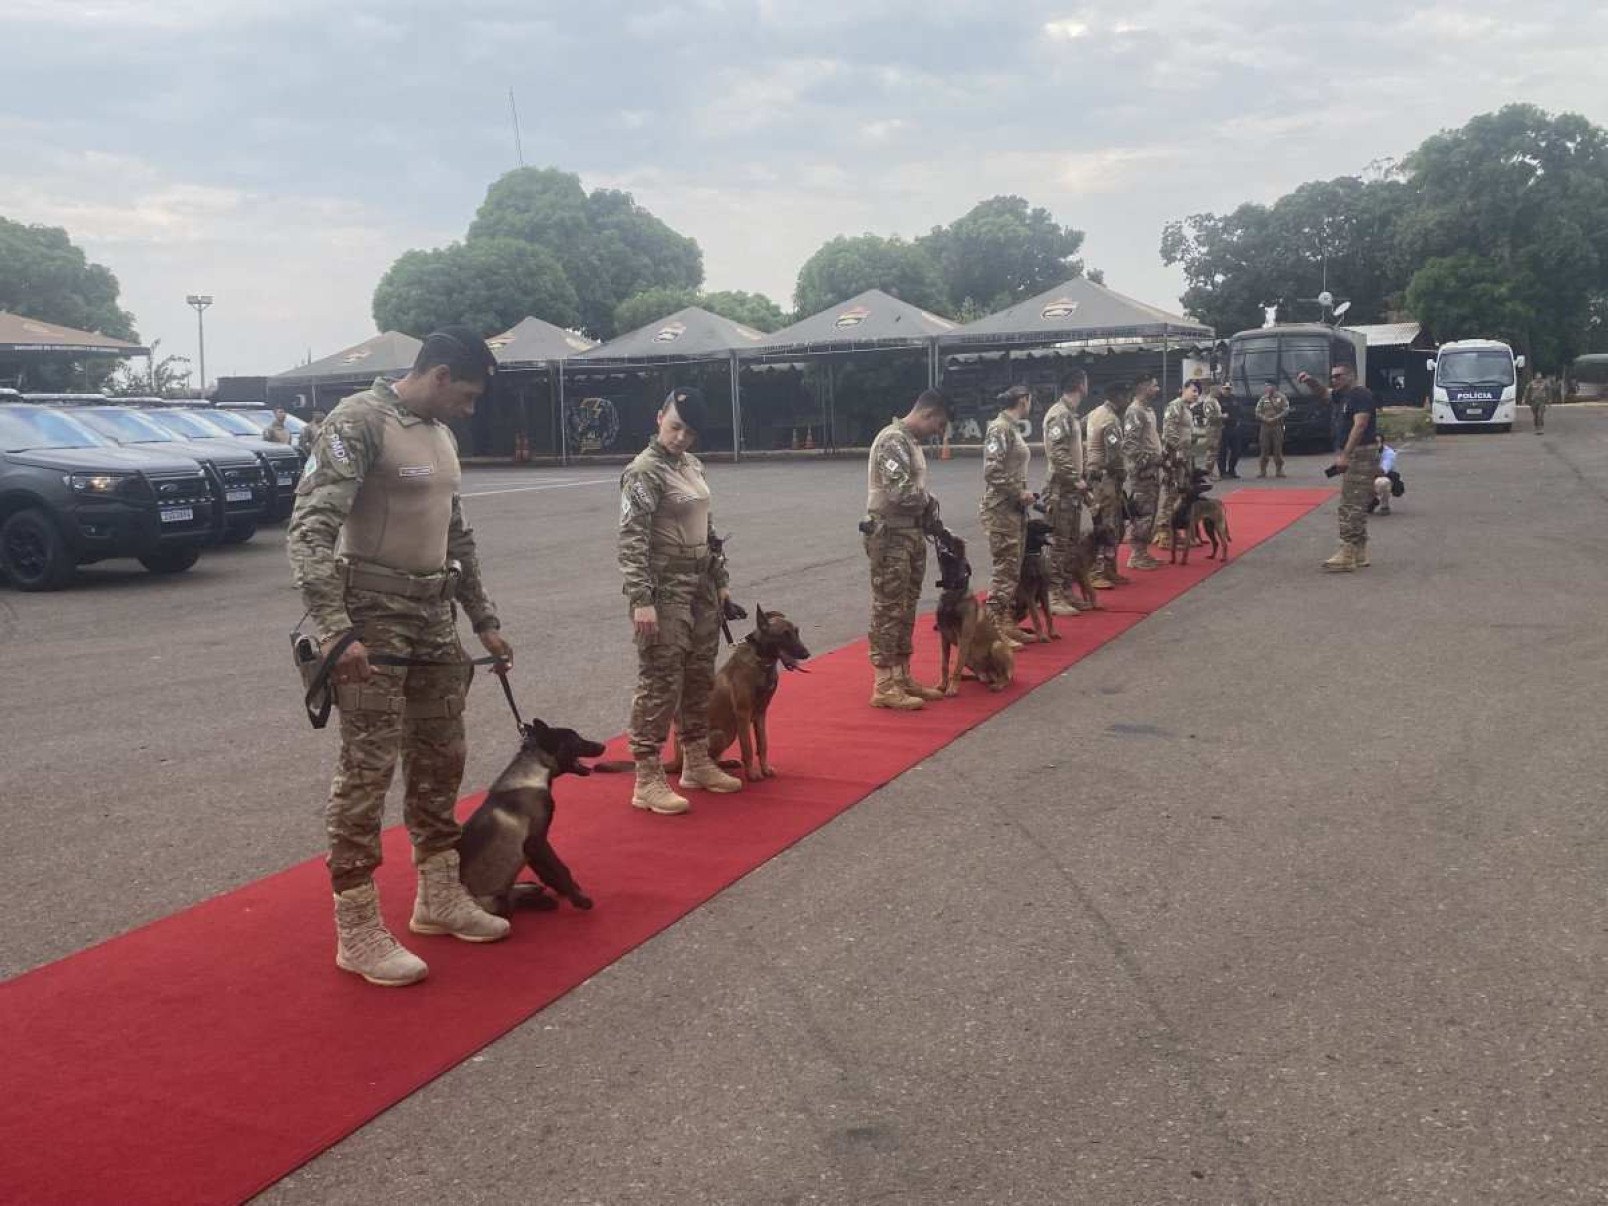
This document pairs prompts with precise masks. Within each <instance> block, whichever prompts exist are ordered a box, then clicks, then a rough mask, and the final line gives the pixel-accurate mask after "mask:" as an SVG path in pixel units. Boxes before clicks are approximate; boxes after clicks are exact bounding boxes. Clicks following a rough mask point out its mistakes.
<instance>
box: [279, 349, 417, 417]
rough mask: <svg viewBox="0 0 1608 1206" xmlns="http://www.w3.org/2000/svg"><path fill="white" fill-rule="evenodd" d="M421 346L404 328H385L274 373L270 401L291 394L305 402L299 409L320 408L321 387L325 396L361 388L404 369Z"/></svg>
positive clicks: (406, 369)
mask: <svg viewBox="0 0 1608 1206" xmlns="http://www.w3.org/2000/svg"><path fill="white" fill-rule="evenodd" d="M421 346H423V345H422V344H421V342H420V341H419V340H417V339H415V338H413V336H411V335H404V334H402V332H401V331H382V332H381V333H380V334H378V335H375V336H372V337H370V338H368V339H365V340H364V341H363V342H362V343H359V344H354V345H352V346H351V347H349V348H344V349H342V350H341V351H339V352H336V353H335V354H334V355H332V356H325V357H324V358H323V359H322V360H315V361H313V362H312V363H311V364H302V365H297V366H296V367H295V368H293V369H286V370H285V371H284V372H282V373H275V374H274V375H273V376H272V377H270V378H268V394H269V401H270V402H271V403H273V404H274V405H276V406H283V405H285V404H286V401H287V399H288V398H300V399H302V400H303V401H304V406H303V407H301V408H296V409H311V410H317V409H318V394H319V391H320V390H323V391H324V393H325V396H326V397H330V396H338V394H337V393H335V391H339V390H342V389H362V388H363V387H365V386H367V385H368V384H369V383H370V382H372V381H373V380H374V378H376V377H386V376H392V375H395V374H399V373H405V372H407V371H408V370H409V369H410V368H412V367H413V361H414V358H415V357H417V356H418V354H419V348H420V347H421Z"/></svg>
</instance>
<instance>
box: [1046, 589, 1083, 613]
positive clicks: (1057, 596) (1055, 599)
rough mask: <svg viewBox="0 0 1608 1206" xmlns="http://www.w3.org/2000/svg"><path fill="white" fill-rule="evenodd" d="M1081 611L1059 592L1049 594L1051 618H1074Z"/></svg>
mask: <svg viewBox="0 0 1608 1206" xmlns="http://www.w3.org/2000/svg"><path fill="white" fill-rule="evenodd" d="M1082 610H1083V609H1082V608H1081V607H1079V606H1078V605H1077V604H1076V603H1074V602H1072V601H1071V600H1070V599H1068V598H1067V597H1066V595H1065V594H1064V593H1062V592H1061V591H1058V590H1057V591H1052V592H1050V614H1051V615H1052V616H1075V615H1077V614H1078V613H1079V612H1081V611H1082Z"/></svg>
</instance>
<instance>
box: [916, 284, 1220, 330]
mask: <svg viewBox="0 0 1608 1206" xmlns="http://www.w3.org/2000/svg"><path fill="white" fill-rule="evenodd" d="M1126 335H1183V336H1201V337H1205V338H1210V337H1211V335H1212V329H1211V328H1210V327H1207V326H1202V325H1201V324H1200V323H1198V322H1195V321H1193V320H1192V319H1188V318H1185V317H1183V316H1182V315H1180V314H1170V313H1168V312H1167V311H1166V310H1158V309H1157V308H1156V307H1155V306H1147V305H1146V304H1145V303H1144V302H1141V301H1135V300H1134V299H1133V298H1131V297H1125V296H1123V295H1122V294H1121V293H1118V292H1117V291H1116V290H1114V289H1107V288H1106V287H1105V286H1104V285H1097V284H1095V283H1094V282H1093V281H1091V280H1089V279H1088V278H1087V277H1082V276H1079V277H1074V278H1073V279H1071V280H1069V281H1067V282H1066V283H1064V284H1060V285H1057V286H1056V287H1055V288H1053V289H1047V290H1045V291H1044V292H1043V293H1040V294H1039V295H1038V296H1037V297H1030V298H1028V299H1027V300H1026V301H1019V302H1017V303H1016V304H1015V305H1014V306H1008V307H1006V308H1005V309H1003V310H1001V311H999V312H998V313H996V314H990V315H989V316H988V317H986V318H979V319H978V320H977V321H976V322H972V323H967V324H966V325H965V326H963V327H960V328H959V329H958V330H955V331H952V332H950V333H949V334H948V335H945V336H944V337H943V338H942V339H941V340H940V342H941V343H942V344H944V345H945V346H946V347H947V346H951V345H954V344H966V343H1049V342H1056V341H1064V340H1073V339H1090V338H1094V337H1098V336H1106V337H1110V336H1126Z"/></svg>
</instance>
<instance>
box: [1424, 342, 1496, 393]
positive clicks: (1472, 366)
mask: <svg viewBox="0 0 1608 1206" xmlns="http://www.w3.org/2000/svg"><path fill="white" fill-rule="evenodd" d="M1435 383H1436V384H1437V385H1441V386H1453V387H1461V386H1468V385H1512V384H1513V353H1512V352H1509V351H1506V350H1499V349H1497V348H1489V349H1487V350H1485V351H1478V352H1475V351H1469V352H1445V353H1443V354H1442V355H1441V356H1440V357H1438V358H1437V359H1436V361H1435Z"/></svg>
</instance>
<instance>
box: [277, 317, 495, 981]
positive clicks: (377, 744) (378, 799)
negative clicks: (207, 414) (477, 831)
mask: <svg viewBox="0 0 1608 1206" xmlns="http://www.w3.org/2000/svg"><path fill="white" fill-rule="evenodd" d="M495 365H496V362H495V360H494V359H493V358H492V354H491V349H490V348H488V347H487V346H486V344H485V342H484V341H483V340H482V339H481V338H480V337H479V336H477V335H476V334H475V333H474V332H473V331H472V330H470V329H469V328H467V327H447V328H445V329H443V330H440V331H436V332H435V333H433V334H431V335H430V336H428V337H427V338H426V339H425V341H424V343H423V345H422V346H421V347H420V349H419V354H418V357H417V358H416V359H415V360H414V363H413V368H412V370H411V371H409V373H408V374H407V376H405V377H403V378H402V379H401V380H400V381H398V382H396V383H395V384H394V385H393V384H392V383H391V382H389V381H386V380H385V379H384V378H380V379H378V380H376V381H375V382H374V384H373V385H372V386H371V387H370V388H369V389H367V390H365V391H364V392H363V393H360V394H354V395H353V396H351V397H349V398H346V399H344V400H343V401H342V402H341V403H340V405H338V406H337V407H336V408H335V409H334V410H333V411H332V412H330V415H329V418H328V419H327V420H325V422H324V425H323V428H322V430H321V431H320V432H319V435H318V439H317V442H316V443H315V444H314V446H313V452H312V456H311V458H310V459H309V460H308V462H307V467H306V471H305V472H304V473H303V475H302V479H301V483H300V484H299V485H298V486H297V487H296V495H297V497H296V507H295V511H294V512H293V513H292V515H291V520H290V527H289V530H288V532H287V534H286V544H287V545H288V548H289V553H290V564H291V569H292V571H293V573H294V575H295V580H296V585H297V587H298V588H300V590H301V593H302V598H303V599H304V600H305V602H306V604H307V610H308V612H309V614H310V616H311V617H312V620H313V622H314V624H315V625H316V634H317V640H318V643H319V646H320V649H321V651H322V653H323V654H324V656H325V658H326V659H327V658H328V657H329V656H330V654H332V653H333V652H334V651H335V650H336V648H337V647H340V646H342V645H343V644H344V650H343V651H342V652H341V653H340V655H339V658H338V660H336V662H335V664H334V667H333V670H332V672H331V677H332V679H333V681H334V683H335V702H336V705H337V706H338V707H339V709H340V714H341V750H340V757H339V762H338V764H337V768H336V771H335V780H334V783H333V785H332V786H331V788H330V795H329V805H328V808H327V810H326V812H325V825H326V827H327V829H328V832H329V873H330V881H331V886H332V887H333V888H334V891H335V933H336V951H335V965H336V966H337V967H339V968H341V969H342V970H343V971H349V972H354V973H356V974H357V975H360V976H362V977H363V978H364V979H365V980H367V981H369V983H371V984H380V985H387V986H390V985H401V984H412V983H413V982H415V981H417V980H422V979H423V978H424V976H425V974H426V973H427V971H428V968H427V967H426V966H425V964H424V961H423V960H422V959H420V958H418V957H417V956H416V955H414V954H413V953H412V952H410V951H408V950H406V949H405V948H404V947H402V946H401V945H400V944H399V943H398V942H397V941H396V939H395V938H393V937H392V936H391V933H390V931H388V930H387V929H386V928H385V923H384V922H382V921H381V920H380V903H379V897H378V895H377V894H376V892H375V888H374V869H375V868H376V867H378V866H379V865H380V821H381V815H382V813H383V811H384V808H385V793H386V790H387V788H389V787H390V785H391V777H392V775H393V774H394V773H395V770H396V761H397V754H398V752H400V753H401V756H402V774H403V777H404V780H405V784H406V790H405V795H404V801H403V818H404V820H405V821H406V822H407V827H408V834H409V836H410V837H411V838H412V840H413V861H414V863H415V864H416V865H417V867H418V874H419V888H418V896H417V898H416V900H415V903H414V907H413V918H412V920H411V921H410V922H409V924H408V928H409V929H411V930H412V931H413V932H414V933H416V934H451V935H453V936H454V937H457V938H462V939H464V940H465V941H468V942H493V941H495V940H497V939H499V938H503V937H506V936H507V934H508V922H507V921H505V920H504V919H502V918H501V917H494V916H493V915H491V914H490V913H487V912H485V911H483V910H482V909H481V908H480V907H479V906H478V905H477V904H475V902H474V901H473V900H472V899H471V898H470V897H469V895H468V893H466V892H465V891H464V889H463V885H462V884H461V883H459V881H458V853H457V850H456V848H455V847H456V843H457V840H458V834H459V829H458V822H457V820H456V818H455V817H454V815H453V807H454V805H455V804H456V803H457V798H458V785H459V783H460V782H461V781H462V779H463V767H464V755H465V746H464V729H463V707H464V692H465V690H466V689H467V687H468V684H469V663H468V661H467V659H466V657H465V655H464V651H463V647H462V646H461V645H460V644H459V643H458V632H457V609H456V606H455V602H456V604H457V605H461V606H462V607H463V610H464V611H465V612H466V613H467V614H468V616H469V620H470V622H471V623H472V624H473V625H474V630H475V633H476V634H477V635H478V636H479V637H480V643H481V644H482V645H484V646H485V647H486V650H487V652H488V653H491V654H493V655H494V656H496V657H500V658H503V659H505V660H508V659H511V658H512V657H513V650H512V649H511V648H510V647H509V644H508V642H507V641H505V640H504V639H503V637H502V634H501V632H500V631H499V625H498V621H497V612H496V610H495V609H494V608H493V607H492V604H491V600H490V599H488V598H487V597H486V592H485V590H484V588H483V587H482V586H481V584H480V563H479V560H478V558H477V556H476V553H475V540H474V534H473V533H472V532H471V531H470V529H469V527H468V525H467V524H466V523H465V522H464V518H463V511H462V509H461V507H460V505H459V500H458V487H459V482H460V480H461V471H460V469H459V465H458V447H457V443H456V441H455V440H454V439H453V436H452V432H451V430H450V429H449V428H448V427H447V425H446V424H447V420H449V419H457V418H463V417H465V416H467V415H470V414H473V413H474V409H475V400H476V399H477V398H479V396H480V394H481V393H482V391H483V390H485V388H486V387H487V385H488V384H489V383H490V381H491V375H492V372H493V370H494V368H495ZM352 638H358V639H352ZM371 650H372V651H373V652H375V653H376V654H379V653H384V654H388V655H391V656H393V657H398V658H407V659H418V662H420V663H423V664H414V665H407V666H398V665H375V664H372V663H371V662H370V660H369V653H370V651H371Z"/></svg>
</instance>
